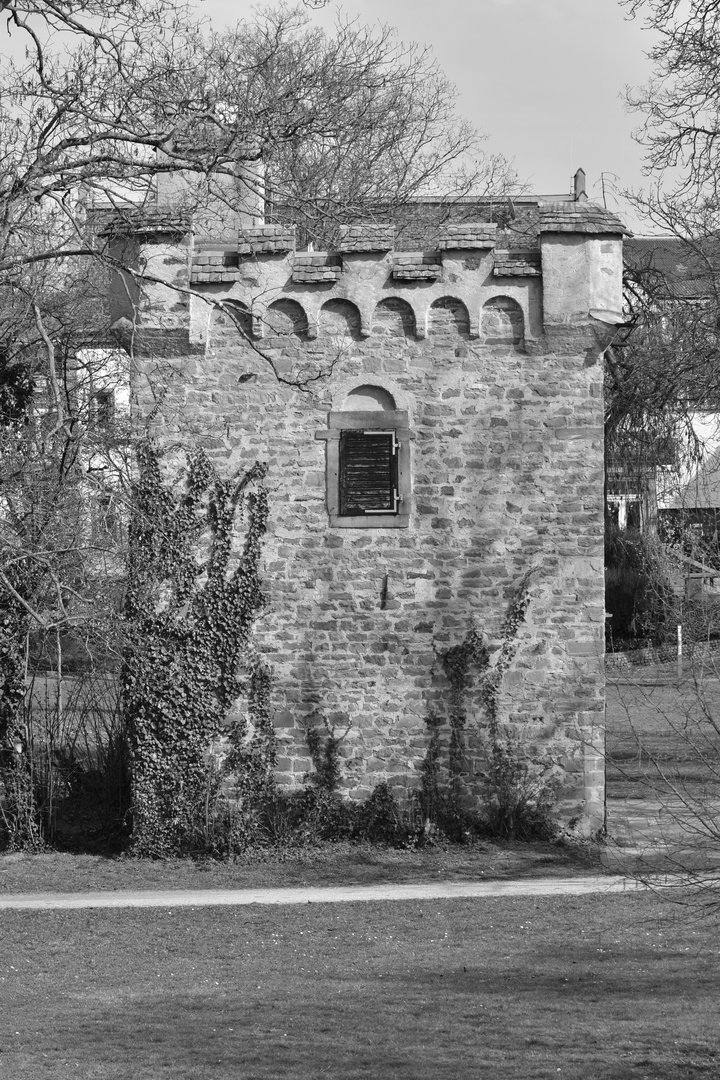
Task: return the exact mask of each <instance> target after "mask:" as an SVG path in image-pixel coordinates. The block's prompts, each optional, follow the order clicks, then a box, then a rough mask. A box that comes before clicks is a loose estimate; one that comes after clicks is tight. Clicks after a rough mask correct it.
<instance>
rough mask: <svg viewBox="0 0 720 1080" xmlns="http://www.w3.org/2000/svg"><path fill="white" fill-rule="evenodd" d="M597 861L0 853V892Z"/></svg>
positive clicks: (424, 854) (386, 854)
mask: <svg viewBox="0 0 720 1080" xmlns="http://www.w3.org/2000/svg"><path fill="white" fill-rule="evenodd" d="M596 868H598V861H597V858H596V855H595V854H594V853H593V851H592V850H591V849H586V848H584V847H581V846H570V845H564V844H555V843H537V844H510V845H505V846H503V847H500V846H498V845H495V844H472V845H457V846H452V845H449V846H448V847H446V848H441V847H430V848H421V849H417V850H407V851H403V850H398V849H396V848H391V847H387V848H386V847H383V846H381V845H372V844H353V843H327V844H319V845H317V846H316V847H313V848H301V849H297V850H296V851H290V852H288V853H286V854H285V855H284V856H278V855H272V854H267V855H266V856H265V858H264V859H262V860H260V859H258V858H256V859H255V860H254V861H247V860H246V861H241V860H238V861H235V862H218V861H215V860H210V859H208V860H205V861H195V860H192V859H157V860H151V859H130V858H105V857H102V856H97V855H71V854H67V853H61V852H54V853H50V854H45V855H24V854H22V853H16V854H12V855H0V891H2V892H48V891H50V892H81V891H83V890H93V891H94V890H97V889H213V888H223V889H243V888H266V887H267V888H272V887H275V886H277V887H283V886H296V885H373V884H376V883H378V882H385V881H388V882H411V881H438V880H447V881H489V880H492V879H496V878H526V877H538V876H542V877H546V876H552V875H556V876H561V877H566V876H572V875H573V874H588V873H592V871H593V869H596Z"/></svg>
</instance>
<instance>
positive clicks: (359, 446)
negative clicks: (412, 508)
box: [340, 430, 399, 516]
mask: <svg viewBox="0 0 720 1080" xmlns="http://www.w3.org/2000/svg"><path fill="white" fill-rule="evenodd" d="M397 449H398V444H397V440H396V438H395V432H394V431H373V430H369V431H343V432H341V434H340V513H341V514H342V515H344V516H354V515H356V514H396V513H397V512H398V503H399V498H398V491H397Z"/></svg>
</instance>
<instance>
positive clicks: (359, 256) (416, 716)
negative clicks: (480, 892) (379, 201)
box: [118, 203, 623, 834]
mask: <svg viewBox="0 0 720 1080" xmlns="http://www.w3.org/2000/svg"><path fill="white" fill-rule="evenodd" d="M540 221H541V228H540V232H539V236H538V244H537V248H536V250H534V251H532V252H528V253H526V254H525V255H524V257H522V258H518V257H515V258H514V259H513V260H512V261H511V262H509V261H508V257H507V253H502V252H498V251H496V250H495V246H494V240H493V236H492V227H491V226H488V225H483V226H479V225H478V226H473V225H469V226H465V227H464V229H465V231H464V232H460V231H458V227H457V226H451V227H450V228H449V230H448V233H447V235H446V236H445V238H444V240H441V246H440V250H439V251H437V252H431V253H418V254H413V253H407V252H402V253H395V252H394V251H393V249H392V246H391V244H392V237H391V236H389V237H388V232H389V230H388V228H387V227H386V226H385V227H383V228H384V229H385V232H384V233H383V234H382V235H378V233H379V230H378V229H377V227H375V229H373V227H367V228H366V229H363V228H362V227H355V230H354V232H353V233H352V235H350V233H351V230H348V237H347V240H346V244H345V246H344V249H343V250H342V251H341V252H339V253H330V254H326V253H321V254H318V253H306V252H298V253H296V252H294V250H293V249H292V235H291V232H290V231H289V230H287V229H283V230H280V229H279V228H278V227H273V226H266V227H264V228H263V229H256V230H248V231H246V233H245V234H244V235H243V236H241V238H240V241H239V244H238V250H237V251H234V250H231V251H228V250H227V249H222V250H221V249H214V248H213V247H212V244H210V243H208V242H205V244H204V245H203V246H199V245H198V243H197V241H196V240H195V239H194V238H193V237H192V235H191V234H188V233H187V232H184V231H183V230H182V229H178V230H177V231H176V232H174V233H173V232H172V231H171V230H167V231H164V232H162V231H161V232H158V233H156V234H154V235H152V236H145V238H144V240H143V245H141V246H142V258H143V262H144V265H145V266H146V267H147V273H148V276H149V278H150V277H152V278H153V279H154V280H148V281H147V282H146V285H145V288H144V291H143V296H142V298H141V299H140V301H139V306H138V308H137V310H136V311H135V312H133V313H132V320H131V321H132V322H133V337H132V341H131V343H130V345H129V347H130V348H131V349H132V351H133V354H134V356H135V357H136V365H135V368H136V376H135V379H134V386H133V401H134V408H135V415H136V418H137V421H138V423H140V422H141V421H142V422H148V423H149V424H150V428H151V431H152V432H153V434H154V435H155V436H156V437H157V438H158V439H159V440H161V441H162V442H164V443H165V444H166V445H167V446H173V447H175V446H176V447H182V446H198V445H199V446H202V447H203V448H204V449H205V451H206V452H207V454H208V455H209V457H210V459H211V460H212V461H213V463H214V465H215V467H216V469H217V470H218V471H219V472H220V473H221V474H225V475H228V476H229V475H232V474H233V473H234V472H236V471H237V470H238V469H242V468H249V467H250V466H251V465H252V464H253V462H254V461H255V460H256V459H257V460H260V461H263V462H267V466H268V473H267V478H266V484H267V488H268V495H269V518H268V527H267V528H268V531H267V538H266V543H265V547H264V552H263V578H264V589H265V594H266V598H267V603H266V607H265V609H264V611H263V613H262V614H261V616H260V618H259V621H258V624H257V629H256V640H257V645H258V649H259V650H260V653H261V654H262V655H263V656H264V657H265V659H266V661H267V662H268V663H269V665H270V667H271V669H272V672H273V683H272V709H273V716H274V722H275V726H276V730H277V733H278V737H279V741H280V751H279V759H278V776H279V779H280V780H281V781H282V782H284V783H287V784H293V783H296V782H298V781H299V780H300V779H301V778H302V776H303V774H304V773H305V772H306V771H307V770H308V769H309V768H310V766H311V762H310V760H309V755H308V752H307V744H306V741H305V739H304V736H303V725H304V724H306V723H308V722H310V723H317V722H319V721H320V720H321V719H324V720H326V721H327V722H328V723H329V724H331V725H334V726H335V728H336V731H339V732H346V734H345V736H344V738H343V740H342V748H341V754H342V756H343V774H344V781H343V786H344V788H345V790H346V791H347V792H348V793H349V794H350V795H351V796H353V797H357V798H361V797H364V796H366V795H367V794H368V793H369V792H370V791H371V790H372V788H373V787H374V786H375V785H376V784H377V783H378V782H379V781H380V780H388V781H389V782H390V783H391V784H392V785H393V787H394V788H395V789H396V791H397V792H398V793H399V794H402V791H403V790H404V791H409V790H411V789H412V788H414V787H415V786H417V783H418V777H419V769H420V766H421V763H422V760H423V758H424V755H425V752H426V747H427V739H428V721H429V720H430V721H432V722H437V721H438V719H439V720H440V722H441V723H442V722H443V721H447V723H448V724H449V722H450V720H451V711H452V700H451V699H452V694H451V693H450V684H449V682H448V672H447V664H446V663H445V662H444V660H443V657H446V656H447V654H448V651H449V650H452V649H453V648H455V647H457V646H460V645H461V644H462V643H463V641H465V640H467V639H468V635H471V636H472V637H473V640H477V635H478V634H479V635H480V636H481V639H482V640H483V641H484V642H485V645H486V648H487V657H486V659H485V660H484V663H486V662H487V664H489V665H490V667H492V665H493V664H494V663H495V662H497V659H498V658H499V657H500V656H502V655H507V656H509V655H510V653H507V650H506V654H503V653H502V640H503V633H504V632H505V633H506V630H507V616H508V610H509V609H511V607H512V604H513V602H514V600H515V599H516V596H517V590H518V588H519V587H520V586H521V583H522V584H523V587H524V588H526V590H527V595H528V602H527V604H526V606H525V608H524V619H523V621H522V624H521V625H519V626H518V627H516V628H515V629H514V631H513V633H514V635H515V637H514V641H513V648H512V651H511V652H512V662H508V664H507V670H503V672H502V679H501V680H500V681H499V689H498V691H497V695H496V700H497V714H498V716H499V718H500V720H501V722H502V724H503V725H504V728H505V730H506V731H507V732H509V733H510V735H511V744H512V747H513V753H516V754H517V755H518V757H519V758H520V759H521V760H522V761H524V762H526V763H528V764H529V765H530V766H531V767H532V768H534V769H537V770H538V771H540V772H543V773H544V774H545V775H546V776H550V777H551V778H552V781H553V784H554V785H555V789H556V802H557V814H558V817H559V818H560V819H561V820H563V821H565V822H566V823H568V822H569V823H570V824H571V825H572V826H573V828H575V829H577V830H578V831H580V832H582V833H585V834H589V833H592V832H594V831H596V830H597V829H598V828H600V827H601V826H602V823H603V801H604V796H603V783H604V780H603V713H604V677H603V642H604V583H603V506H602V493H603V445H602V423H603V396H602V394H603V389H602V352H603V349H604V348H605V347H606V346H607V344H608V343H609V341H610V340H611V338H612V335H613V333H614V331H615V323H617V321H619V315H618V312H619V308H620V305H621V249H622V233H623V227H622V225H621V223H620V222H619V221H618V219H617V218H614V217H613V216H612V215H610V214H607V213H606V212H605V211H601V210H598V208H596V207H592V204H589V203H585V204H582V203H578V204H563V205H562V206H561V207H560V208H559V209H558V208H556V207H552V206H551V207H548V208H547V209H546V210H545V211H543V208H541V211H540ZM543 222H544V224H543ZM453 230H455V231H454V232H453ZM390 231H391V230H390ZM162 280H165V281H167V282H169V283H171V285H172V286H174V287H177V286H179V287H180V288H181V289H183V290H185V289H188V290H191V293H188V292H184V291H183V292H178V291H177V290H176V288H166V287H165V286H164V285H162V284H161V283H158V282H161V281H162ZM558 282H559V284H558ZM551 289H552V291H551ZM118 314H119V318H120V322H121V323H122V325H123V326H126V325H127V322H128V321H130V320H129V313H127V312H125V313H124V314H123V312H122V310H120V308H118ZM163 341H164V342H166V343H167V342H170V346H168V345H167V344H166V345H165V346H163V344H162V342H163ZM356 401H360V402H362V403H363V404H362V409H366V408H367V407H368V402H369V403H370V405H371V406H372V407H373V408H376V409H378V410H381V409H382V408H383V407H387V403H388V402H390V403H391V405H392V406H393V407H394V410H395V411H396V412H397V411H400V412H403V413H406V414H407V425H408V429H409V431H410V433H411V434H410V435H409V436H408V439H407V442H408V443H409V445H406V447H405V449H404V451H403V452H405V453H409V472H410V485H411V493H410V495H409V497H408V499H406V505H405V509H406V510H407V509H408V508H409V517H408V519H407V521H406V523H405V526H404V527H399V528H396V527H387V526H386V525H383V524H378V525H375V526H373V524H368V525H366V527H362V528H360V527H358V528H343V527H334V526H333V525H332V524H331V523H330V519H329V515H328V484H332V483H334V482H335V480H334V478H333V477H332V476H331V475H328V470H327V460H328V459H327V455H328V453H329V450H328V441H327V438H325V437H323V433H326V432H327V431H328V425H329V419H328V418H329V414H331V413H332V414H336V413H342V412H344V411H348V413H350V412H351V411H352V410H353V409H354V408H356V406H355V404H354V403H355V402H356ZM388 415H390V414H388ZM408 504H409V507H408ZM503 628H505V630H503ZM483 656H484V657H485V654H484V653H483ZM487 664H486V667H485V668H484V670H483V672H480V671H477V672H474V671H473V667H472V664H469V665H468V670H467V672H466V674H465V683H466V687H465V699H464V704H463V713H464V717H465V720H464V729H463V733H462V746H461V748H460V760H461V773H462V777H461V780H462V785H463V791H464V797H465V798H466V799H467V801H468V802H469V803H472V802H473V801H474V800H477V799H479V798H481V797H482V792H483V789H484V785H485V783H486V781H487V773H488V755H487V720H488V717H487V694H486V693H485V694H483V677H484V679H485V685H486V686H487ZM481 676H483V677H481ZM243 707H244V703H243V701H242V699H241V700H240V701H239V702H238V705H237V708H238V709H239V710H242V708H243ZM447 730H448V731H449V727H448V729H447ZM456 756H457V754H456Z"/></svg>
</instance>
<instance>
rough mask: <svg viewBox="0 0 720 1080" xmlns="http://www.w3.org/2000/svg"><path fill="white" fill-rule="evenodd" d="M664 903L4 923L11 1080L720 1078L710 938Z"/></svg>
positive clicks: (57, 914)
mask: <svg viewBox="0 0 720 1080" xmlns="http://www.w3.org/2000/svg"><path fill="white" fill-rule="evenodd" d="M669 916H672V909H669V908H668V907H666V906H660V905H659V903H658V902H657V901H656V900H655V898H654V897H653V896H652V895H651V894H635V895H612V896H606V897H600V896H592V897H583V898H571V897H554V898H522V899H507V898H504V899H483V900H463V901H437V900H433V901H413V902H409V903H401V902H394V903H387V904H376V903H372V904H359V903H358V904H346V905H339V904H329V905H308V906H301V907H280V908H262V907H256V908H214V909H207V908H204V909H196V910H194V909H177V908H176V909H173V910H162V909H158V910H155V909H154V910H145V911H138V910H125V911H123V910H112V911H92V910H86V911H70V912H65V911H53V912H27V911H6V912H4V913H3V914H2V922H3V948H2V957H1V959H0V996H1V998H2V1006H1V1007H2V1014H3V1021H4V1024H3V1027H4V1032H5V1033H4V1035H3V1039H2V1044H1V1045H0V1076H1V1077H3V1080H70V1078H73V1080H277V1078H279V1077H282V1078H283V1080H319V1078H322V1077H327V1078H332V1080H445V1078H447V1080H450V1078H452V1080H477V1078H484V1077H488V1078H492V1080H541V1078H542V1080H548V1078H550V1077H553V1078H555V1077H563V1078H565V1080H694V1078H699V1077H706V1078H717V1077H718V1076H720V1047H719V1045H718V1037H717V1000H718V988H719V987H718V959H719V951H718V950H719V943H718V937H717V929H716V927H713V926H712V925H711V924H710V923H707V922H705V923H704V922H699V923H693V922H691V921H688V920H686V919H684V920H673V919H672V918H671V917H669Z"/></svg>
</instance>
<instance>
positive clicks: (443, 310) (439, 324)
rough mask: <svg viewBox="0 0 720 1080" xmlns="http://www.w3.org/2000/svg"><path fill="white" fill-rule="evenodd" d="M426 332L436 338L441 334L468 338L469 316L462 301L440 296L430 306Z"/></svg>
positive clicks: (452, 297) (453, 297)
mask: <svg viewBox="0 0 720 1080" xmlns="http://www.w3.org/2000/svg"><path fill="white" fill-rule="evenodd" d="M428 332H429V334H430V335H431V336H433V337H437V336H439V335H441V334H457V335H459V336H460V337H469V336H470V315H469V313H468V309H467V308H466V307H465V305H464V304H463V302H462V300H458V299H457V297H455V296H441V297H440V299H439V300H434V301H433V303H432V304H431V306H430V315H429V320H428Z"/></svg>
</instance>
